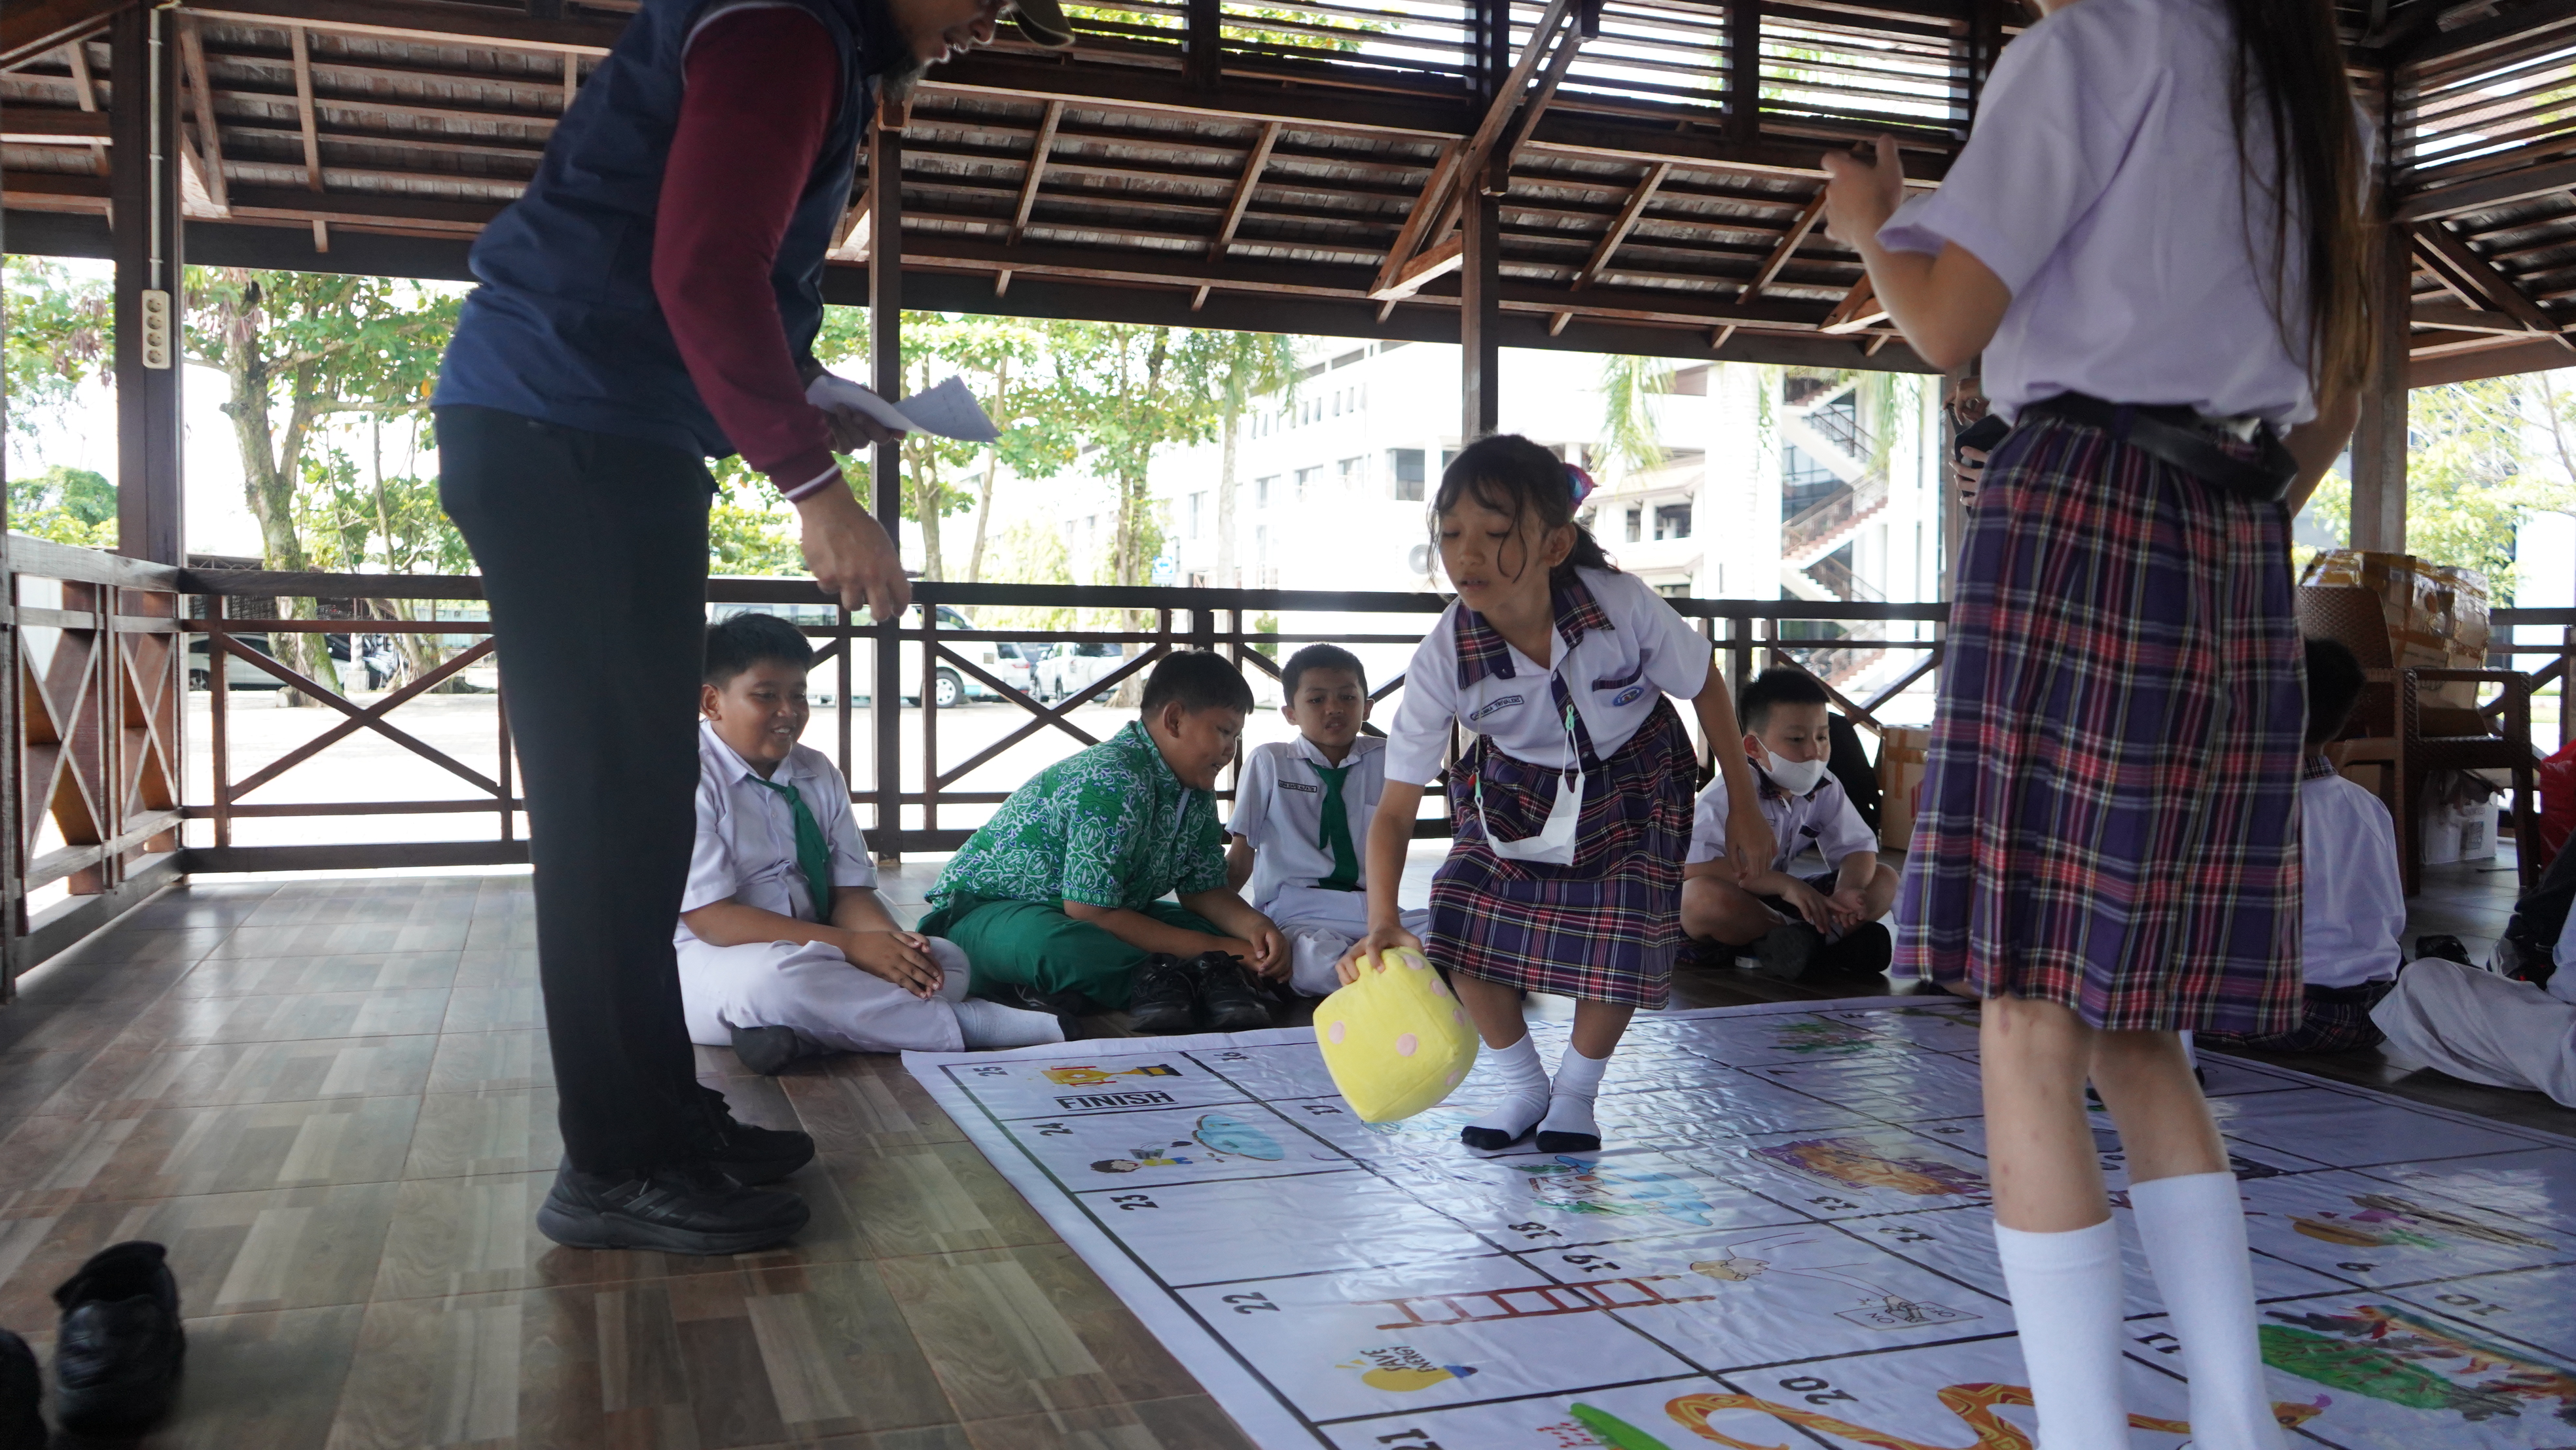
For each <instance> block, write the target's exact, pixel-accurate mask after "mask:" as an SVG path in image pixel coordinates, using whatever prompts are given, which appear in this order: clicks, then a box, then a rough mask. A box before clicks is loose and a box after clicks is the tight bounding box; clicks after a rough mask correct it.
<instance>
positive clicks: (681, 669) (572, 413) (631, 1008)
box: [434, 0, 1073, 1254]
mask: <svg viewBox="0 0 2576 1450" xmlns="http://www.w3.org/2000/svg"><path fill="white" fill-rule="evenodd" d="M1006 11H1009V12H1014V15H1013V18H1014V19H1016V21H1017V22H1018V25H1019V28H1020V30H1021V31H1022V32H1023V33H1024V34H1026V35H1027V36H1028V37H1029V38H1030V39H1032V40H1035V41H1037V42H1038V43H1039V44H1041V45H1047V46H1063V45H1069V44H1071V43H1072V40H1073V36H1072V32H1071V30H1070V28H1069V27H1067V25H1066V24H1065V19H1064V14H1063V11H1062V10H1061V9H1059V8H1058V5H1057V0H644V4H643V7H642V9H641V10H639V11H638V12H637V13H636V15H635V17H634V19H633V20H631V21H630V22H628V24H627V27H626V31H625V34H624V35H623V36H621V37H620V38H619V40H618V42H617V46H616V49H614V50H613V51H611V52H610V53H609V56H608V58H607V60H605V61H604V62H602V63H601V64H600V66H599V68H598V70H596V71H594V72H593V73H592V74H591V77H590V79H589V82H588V83H587V84H585V85H584V86H583V87H582V88H581V92H580V95H579V97H578V99H576V100H575V101H574V102H573V104H572V106H571V108H570V109H569V110H567V111H566V112H565V114H564V118H563V120H562V122H561V123H560V124H559V125H557V127H556V128H555V133H554V138H553V140H552V141H551V142H549V143H548V144H547V146H546V154H545V159H544V161H543V162H542V163H540V165H539V166H538V168H537V175H536V179H535V180H534V181H532V182H531V183H529V186H528V190H527V192H526V194H525V195H524V196H522V197H521V198H520V199H519V201H518V202H517V203H516V204H515V205H513V206H512V207H511V208H510V209H509V210H508V211H505V212H503V213H502V214H501V215H500V216H499V217H498V218H497V219H495V220H494V221H493V223H492V225H491V226H490V227H488V228H486V229H485V230H484V233H483V236H482V238H481V240H479V241H477V242H476V243H475V245H474V253H473V267H474V275H475V276H476V277H477V278H479V279H480V280H481V281H482V284H483V285H482V286H481V287H479V288H477V289H476V290H475V292H474V293H473V295H472V296H471V297H469V298H467V299H466V303H465V312H464V316H463V318H462V319H461V320H460V321H459V322H458V324H457V328H456V338H455V341H454V342H453V343H452V344H450V346H449V347H448V350H447V360H446V365H445V368H444V370H443V371H442V373H441V375H440V378H439V384H438V392H437V395H436V397H435V399H434V404H435V407H436V409H437V418H438V442H439V463H440V471H441V478H440V480H439V486H440V496H441V498H442V499H443V501H444V502H445V504H446V507H447V512H448V515H449V516H450V517H451V518H453V519H455V521H456V524H457V527H458V528H460V529H462V530H463V531H464V534H465V538H466V542H467V543H468V544H470V545H471V546H472V547H473V550H474V558H475V562H476V563H478V564H479V565H481V566H482V570H483V583H484V591H485V594H486V597H487V598H488V599H489V600H490V602H491V607H492V627H493V631H494V633H495V634H496V635H497V637H498V639H499V642H500V643H499V650H500V658H501V660H502V661H503V663H504V667H505V668H506V669H507V670H508V672H509V682H510V683H509V710H510V723H511V727H512V731H513V733H514V735H515V736H516V738H517V741H518V748H519V755H520V759H521V761H522V762H523V763H524V765H525V767H526V774H527V793H528V816H529V824H530V827H531V833H530V834H531V840H530V842H529V854H530V856H531V857H532V858H533V859H534V861H535V863H536V892H537V962H538V971H539V975H540V977H541V980H542V981H543V984H544V988H545V1000H546V1029H547V1037H548V1040H549V1042H550V1043H551V1045H552V1048H553V1052H554V1075H555V1087H556V1092H557V1095H558V1099H559V1102H560V1108H559V1115H560V1118H561V1122H562V1127H563V1141H564V1164H563V1167H562V1168H561V1169H560V1170H559V1171H558V1173H557V1174H556V1177H555V1185H554V1190H553V1192H552V1193H550V1194H549V1195H548V1196H547V1199H546V1202H545V1205H544V1207H542V1208H541V1209H539V1210H538V1213H537V1224H538V1226H539V1228H541V1229H542V1230H543V1231H544V1232H545V1233H546V1235H547V1236H548V1237H549V1238H552V1239H553V1240H554V1241H555V1242H557V1243H560V1244H567V1245H571V1246H573V1247H577V1248H641V1249H655V1250H660V1251H663V1252H669V1253H690V1254H728V1253H741V1252H746V1251H748V1250H751V1249H755V1248H760V1247H764V1246H766V1245H769V1244H774V1243H778V1242H780V1241H782V1240H785V1239H787V1238H788V1237H790V1236H792V1235H793V1234H794V1233H795V1232H796V1231H797V1230H798V1229H800V1228H802V1227H803V1226H804V1224H805V1220H806V1217H807V1213H806V1209H805V1205H804V1203H803V1202H802V1201H801V1200H800V1199H798V1198H797V1197H795V1195H793V1194H792V1193H789V1192H786V1191H784V1190H779V1189H763V1188H760V1187H758V1186H757V1185H760V1184H764V1183H772V1182H775V1181H777V1180H779V1179H782V1178H785V1177H786V1176H787V1175H789V1174H791V1173H793V1172H795V1171H796V1170H797V1169H798V1168H800V1167H802V1166H804V1164H805V1163H806V1162H807V1161H808V1160H809V1159H811V1158H812V1157H813V1155H814V1144H813V1140H812V1139H810V1138H808V1137H806V1136H805V1135H804V1134H802V1133H792V1132H781V1131H777V1130H772V1129H765V1128H755V1127H749V1126H746V1125H744V1124H740V1123H736V1122H734V1121H733V1119H732V1117H731V1115H730V1114H729V1113H728V1112H727V1111H726V1109H725V1106H724V1099H723V1097H722V1096H721V1095H720V1094H716V1093H713V1092H710V1091H708V1090H706V1089H703V1088H701V1087H699V1086H698V1084H697V1080H696V1073H695V1063H694V1059H693V1057H692V1055H691V1050H690V1046H689V1039H688V1033H687V1029H686V1028H685V1026H684V1025H683V1023H682V1020H681V1014H680V987H679V977H678V970H677V967H676V964H675V961H674V958H673V955H672V947H671V932H672V924H673V923H674V922H676V921H677V920H678V919H679V914H680V895H681V890H682V885H683V883H684V881H685V879H686V877H687V874H688V866H689V850H690V845H691V842H692V839H693V837H694V834H695V818H694V810H693V808H694V798H695V791H696V787H697V780H698V758H697V725H696V719H695V715H696V710H695V702H696V700H697V696H698V679H699V674H700V671H701V657H702V655H703V653H704V643H703V636H704V628H705V623H706V577H707V505H708V502H709V499H710V496H711V494H712V492H713V487H714V485H713V481H712V480H711V479H710V478H709V477H708V474H707V469H706V464H705V460H706V459H707V458H709V457H719V458H720V457H723V456H725V455H727V454H732V453H736V452H739V453H740V454H741V455H742V457H743V459H744V461H745V462H747V463H749V464H750V465H751V466H752V467H754V468H756V469H759V470H760V471H761V472H763V473H766V474H767V475H769V479H770V481H771V482H772V483H774V484H776V485H777V486H778V489H779V491H780V492H781V493H782V494H784V495H785V496H786V497H787V498H788V499H790V500H792V501H794V503H795V505H796V510H797V513H798V516H799V519H800V522H801V527H802V532H803V543H804V551H805V562H806V564H807V565H808V566H809V567H810V568H812V569H813V571H814V577H815V579H816V581H817V582H818V583H820V584H821V586H822V588H823V591H824V592H825V593H826V594H831V595H836V596H838V597H839V598H840V600H841V601H842V603H843V604H845V605H846V606H848V607H849V608H851V609H854V610H855V609H859V608H862V607H864V608H867V609H870V610H872V611H873V612H874V614H875V617H876V618H878V619H881V620H882V619H891V618H893V617H895V616H896V615H897V614H898V613H900V612H901V611H902V609H903V608H904V606H905V604H906V603H908V602H909V600H910V598H911V587H910V586H909V585H908V584H906V583H905V581H904V574H903V566H902V562H901V560H900V559H899V558H898V556H897V554H896V549H895V544H894V541H893V540H891V539H888V538H887V537H886V535H885V532H884V530H883V529H881V528H879V527H878V526H877V524H876V522H875V520H873V519H871V518H870V517H869V516H868V514H867V512H866V510H864V509H863V508H861V507H860V506H859V504H858V502H857V500H856V499H854V498H853V497H852V496H851V494H850V489H849V486H848V485H847V484H846V483H844V482H843V481H842V478H841V470H840V465H839V464H838V462H837V461H836V460H835V459H834V457H833V453H834V450H835V449H839V450H841V451H845V452H846V451H852V450H855V449H858V448H860V447H864V446H866V445H868V444H872V443H875V442H877V441H880V440H881V439H884V438H887V437H890V436H893V435H890V434H887V433H885V432H882V431H881V430H879V429H878V427H877V425H875V424H873V423H871V422H869V421H867V420H866V419H865V418H863V417H862V416H860V415H859V414H857V413H856V412H853V411H849V410H846V409H836V410H832V411H826V410H825V409H824V408H821V407H818V406H816V405H815V404H814V403H812V402H809V401H807V397H808V389H809V388H811V389H813V390H814V392H815V395H816V396H824V392H823V387H822V382H823V380H824V373H823V369H822V367H821V366H820V365H819V364H817V363H816V362H815V361H814V358H813V355H812V348H813V343H814V338H815V336H816V334H817V333H818V332H819V331H820V330H821V327H822V320H823V296H822V279H823V254H824V252H825V250H826V249H827V248H829V247H830V245H831V237H832V229H833V226H834V224H835V223H836V222H837V221H838V220H839V219H840V216H841V213H842V210H843V208H845V207H846V206H847V205H848V203H849V195H850V183H851V178H852V175H853V171H854V167H855V165H856V162H857V157H858V148H859V144H860V140H861V138H862V137H863V135H864V134H865V132H866V129H867V124H868V120H869V118H870V117H871V116H872V115H873V114H874V113H875V111H876V106H877V101H878V97H879V95H880V93H881V92H892V93H896V94H900V93H901V92H902V91H904V90H906V89H908V88H909V87H910V86H911V85H912V84H913V82H914V81H915V80H916V79H917V78H918V77H919V76H920V75H921V73H922V71H923V70H924V69H926V68H927V67H929V66H930V65H932V64H933V63H935V62H937V61H939V60H940V59H942V58H943V57H945V56H947V55H948V54H949V53H950V52H951V51H956V50H963V49H966V48H967V47H970V46H974V45H979V44H983V43H985V42H987V41H990V40H991V39H992V38H993V31H994V27H995V26H996V25H997V24H999V23H1000V21H1001V19H1002V17H1003V15H1004V13H1005V12H1006ZM834 385H835V386H838V384H837V383H835V384H834Z"/></svg>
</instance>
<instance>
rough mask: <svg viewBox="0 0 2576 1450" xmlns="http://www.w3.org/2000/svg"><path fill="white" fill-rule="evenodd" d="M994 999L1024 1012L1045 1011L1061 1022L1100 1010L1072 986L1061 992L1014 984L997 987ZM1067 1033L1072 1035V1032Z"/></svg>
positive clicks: (1086, 1015)
mask: <svg viewBox="0 0 2576 1450" xmlns="http://www.w3.org/2000/svg"><path fill="white" fill-rule="evenodd" d="M993 1000H994V1001H996V1002H999V1003H1001V1004H1002V1005H1003V1006H1005V1007H1017V1008H1019V1009H1020V1010H1021V1011H1023V1012H1044V1013H1046V1014H1047V1015H1048V1016H1050V1017H1053V1018H1055V1019H1056V1020H1057V1021H1059V1022H1070V1021H1072V1020H1073V1019H1074V1018H1076V1017H1088V1016H1090V1015H1091V1014H1092V1013H1094V1012H1097V1011H1099V1010H1100V1008H1099V1007H1098V1006H1097V1005H1096V1004H1094V1003H1093V1002H1092V1000H1091V999H1090V998H1089V997H1086V996H1084V995H1082V993H1081V992H1079V991H1077V990H1075V989H1074V988H1072V987H1067V988H1065V989H1064V990H1063V991H1061V992H1041V991H1039V990H1038V989H1037V988H1035V987H1031V986H1028V985H1026V984H1013V985H1010V986H1006V987H1001V988H997V989H995V991H994V992H993ZM1067 1035H1068V1036H1070V1034H1067Z"/></svg>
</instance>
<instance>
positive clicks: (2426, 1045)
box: [2370, 957, 2576, 1108]
mask: <svg viewBox="0 0 2576 1450" xmlns="http://www.w3.org/2000/svg"><path fill="white" fill-rule="evenodd" d="M2370 1020H2371V1023H2372V1024H2373V1027H2374V1029H2375V1030H2374V1032H2373V1034H2372V1035H2373V1037H2374V1038H2376V1037H2378V1036H2379V1035H2380V1034H2383V1033H2384V1034H2386V1041H2387V1043H2388V1045H2389V1046H2390V1047H2391V1048H2393V1049H2395V1050H2396V1051H2398V1052H2400V1053H2403V1054H2405V1055H2407V1056H2410V1057H2415V1058H2419V1059H2421V1060H2422V1061H2423V1062H2424V1063H2425V1064H2426V1065H2427V1066H2430V1067H2436V1068H2439V1069H2441V1070H2442V1071H2444V1072H2447V1073H2449V1074H2450V1075H2451V1076H2453V1077H2456V1078H2464V1079H2466V1080H2467V1081H2469V1082H2476V1083H2485V1084H2486V1085H2487V1086H2489V1087H2502V1088H2519V1089H2522V1090H2523V1091H2525V1092H2543V1093H2547V1094H2549V1096H2550V1097H2552V1098H2554V1099H2556V1100H2557V1101H2558V1103H2559V1104H2561V1105H2562V1106H2565V1107H2570V1108H2576V1004H2571V1003H2567V1002H2562V1001H2560V1000H2559V999H2558V998H2556V997H2554V996H2551V995H2550V994H2549V992H2548V991H2546V990H2545V989H2543V988H2541V987H2538V986H2535V985H2533V984H2532V983H2530V982H2527V981H2516V980H2514V979H2513V978H2511V977H2506V976H2502V975H2499V974H2498V973H2495V972H2489V971H2481V970H2480V969H2478V968H2476V967H2472V966H2467V965H2464V964H2462V963H2459V962H2453V961H2445V960H2443V959H2442V958H2440V957H2418V958H2417V959H2416V960H2414V961H2413V962H2410V963H2408V964H2407V967H2406V970H2405V971H2404V972H2403V973H2401V974H2399V976H2398V978H2397V982H2396V985H2395V986H2394V987H2393V988H2391V989H2389V991H2388V992H2387V994H2386V995H2385V996H2383V997H2382V998H2380V1000H2379V1005H2377V1006H2375V1007H2373V1008H2371V1009H2370Z"/></svg>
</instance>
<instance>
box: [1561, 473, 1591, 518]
mask: <svg viewBox="0 0 2576 1450" xmlns="http://www.w3.org/2000/svg"><path fill="white" fill-rule="evenodd" d="M1565 484H1566V487H1567V488H1568V489H1569V490H1571V491H1572V492H1573V494H1574V506H1575V507H1576V508H1581V507H1583V501H1584V500H1585V499H1587V498H1590V497H1591V496H1592V475H1591V474H1588V473H1586V472H1584V471H1583V470H1582V469H1580V468H1577V467H1575V466H1574V465H1573V464H1571V463H1569V464H1567V465H1565Z"/></svg>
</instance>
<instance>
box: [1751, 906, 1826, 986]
mask: <svg viewBox="0 0 2576 1450" xmlns="http://www.w3.org/2000/svg"><path fill="white" fill-rule="evenodd" d="M1824 949H1825V934H1824V933H1823V932H1820V931H1818V930H1816V929H1815V928H1814V927H1812V926H1809V925H1808V924H1807V923H1805V922H1803V921H1790V922H1783V923H1781V924H1780V925H1778V926H1775V927H1773V928H1771V930H1770V931H1768V932H1766V933H1764V934H1763V937H1762V939H1761V940H1760V941H1758V942H1755V943H1754V944H1753V956H1754V959H1755V960H1756V961H1757V962H1759V963H1760V964H1761V965H1759V966H1757V967H1755V968H1754V970H1755V971H1757V972H1760V973H1761V974H1762V975H1764V976H1766V977H1777V978H1779V979H1780V980H1781V981H1784V982H1798V981H1804V980H1806V977H1807V974H1808V972H1809V971H1811V970H1812V969H1813V968H1814V967H1815V964H1816V957H1817V956H1818V955H1819V954H1820V953H1822V952H1823V951H1824Z"/></svg>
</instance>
